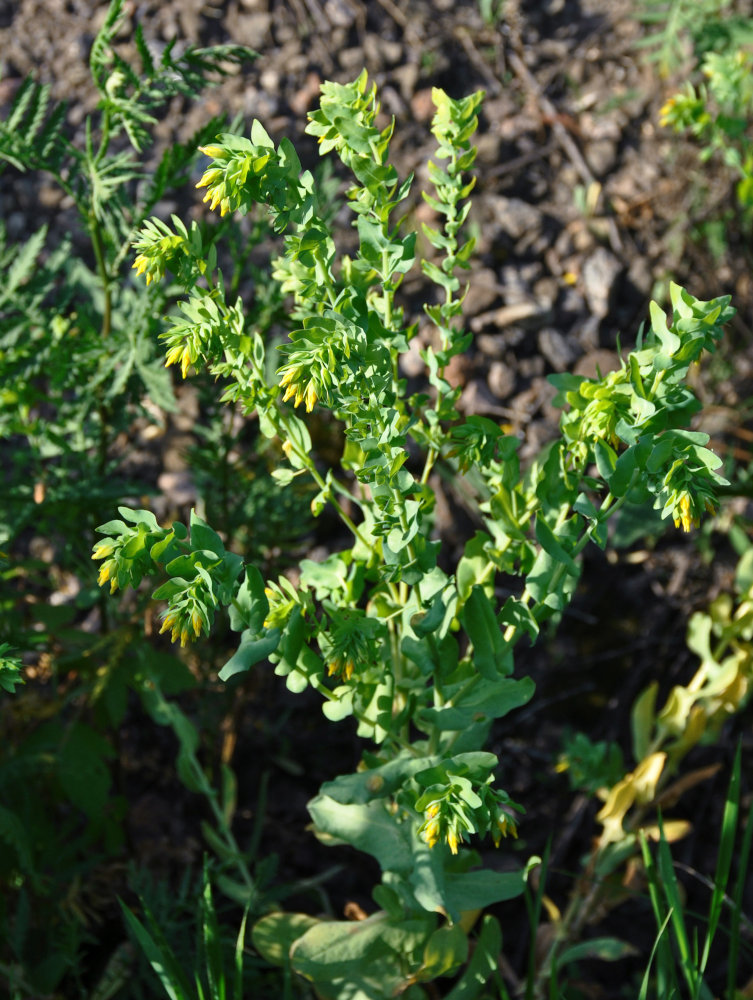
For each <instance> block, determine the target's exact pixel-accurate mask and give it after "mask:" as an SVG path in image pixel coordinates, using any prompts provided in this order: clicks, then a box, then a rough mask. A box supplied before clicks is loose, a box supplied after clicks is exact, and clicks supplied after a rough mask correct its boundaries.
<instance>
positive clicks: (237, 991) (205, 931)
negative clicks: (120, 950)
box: [120, 867, 246, 1000]
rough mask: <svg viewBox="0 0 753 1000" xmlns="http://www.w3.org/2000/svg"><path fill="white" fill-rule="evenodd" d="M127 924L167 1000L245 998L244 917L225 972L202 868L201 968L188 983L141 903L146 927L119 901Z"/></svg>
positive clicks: (169, 948) (218, 934)
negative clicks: (230, 963)
mask: <svg viewBox="0 0 753 1000" xmlns="http://www.w3.org/2000/svg"><path fill="white" fill-rule="evenodd" d="M120 905H121V909H122V911H123V916H124V918H125V921H126V925H127V927H128V929H129V931H130V933H131V935H132V936H133V937H134V938H135V940H136V942H137V943H138V945H139V947H140V948H141V949H142V950H143V952H144V954H145V955H146V957H147V959H148V960H149V963H150V965H151V966H152V968H153V969H154V972H155V973H156V975H157V977H158V979H159V981H160V983H161V984H162V987H163V989H164V990H165V992H166V993H167V995H168V997H170V1000H194V998H195V1000H227V998H231V1000H242V998H243V997H244V995H246V994H245V991H244V981H243V956H244V942H245V937H246V915H245V914H244V916H243V919H242V920H241V925H240V930H239V932H238V937H237V939H236V942H235V946H234V948H233V955H232V965H231V968H230V970H228V969H227V959H226V956H225V948H224V942H223V940H222V934H221V929H220V925H219V923H218V920H217V914H216V911H215V908H214V902H213V900H212V887H211V883H210V880H209V874H208V871H207V869H206V867H205V870H204V885H203V890H202V893H201V900H200V909H199V927H200V931H201V934H200V952H199V956H200V963H201V964H200V967H199V968H197V969H196V970H195V973H194V982H193V984H192V983H191V981H190V979H189V976H188V975H187V973H186V971H185V970H184V969H183V968H182V966H181V963H180V962H179V961H178V960H177V959H176V957H175V954H174V952H173V950H172V949H171V947H170V945H169V944H168V942H167V941H166V940H165V936H164V934H163V932H162V929H161V928H160V926H159V925H158V924H157V922H156V920H155V919H154V917H153V916H152V914H151V912H150V910H149V909H148V908H147V907H146V906H145V904H144V903H143V902H142V907H143V909H144V914H145V916H146V919H147V926H144V924H143V923H142V921H141V920H139V918H138V917H137V916H136V915H135V914H134V913H133V912H132V911H131V910H130V909H129V908H128V907H127V906H125V905H124V904H123V903H122V901H121V904H120Z"/></svg>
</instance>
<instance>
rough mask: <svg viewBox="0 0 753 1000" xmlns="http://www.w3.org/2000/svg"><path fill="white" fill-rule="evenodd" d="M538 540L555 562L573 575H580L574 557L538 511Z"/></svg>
mask: <svg viewBox="0 0 753 1000" xmlns="http://www.w3.org/2000/svg"><path fill="white" fill-rule="evenodd" d="M536 540H537V541H538V543H539V545H541V547H542V549H543V550H544V551H545V552H546V553H548V554H549V555H550V556H551V557H552V559H554V560H555V562H558V563H561V564H562V565H563V566H564V567H565V568H566V569H567V571H568V573H569V574H570V575H571V576H578V574H579V570H578V567H577V565H576V564H575V561H574V560H573V557H572V556H571V555H570V553H569V552H566V551H565V549H564V548H563V546H562V545H561V544H560V542H559V540H558V539H557V536H556V535H555V534H554V532H553V531H552V529H551V528H550V527H549V525H548V524H547V523H546V521H545V520H544V518H543V517H542V516H541V514H540V513H539V512H537V513H536Z"/></svg>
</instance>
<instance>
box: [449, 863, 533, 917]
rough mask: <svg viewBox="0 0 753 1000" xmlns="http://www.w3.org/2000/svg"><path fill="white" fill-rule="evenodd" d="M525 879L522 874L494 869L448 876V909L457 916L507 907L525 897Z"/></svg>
mask: <svg viewBox="0 0 753 1000" xmlns="http://www.w3.org/2000/svg"><path fill="white" fill-rule="evenodd" d="M524 888H525V877H524V873H523V872H522V871H519V872H495V871H491V870H490V869H488V868H487V869H485V870H478V871H472V872H463V873H460V874H458V873H454V872H447V874H446V875H445V892H446V899H447V903H448V906H449V907H451V908H452V910H454V911H456V912H460V913H463V912H465V911H466V910H482V909H484V907H486V906H491V905H492V904H493V903H503V902H505V901H506V900H508V899H516V898H517V897H518V896H521V895H522V894H523V890H524Z"/></svg>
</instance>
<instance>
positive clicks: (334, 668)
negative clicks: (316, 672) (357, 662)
mask: <svg viewBox="0 0 753 1000" xmlns="http://www.w3.org/2000/svg"><path fill="white" fill-rule="evenodd" d="M333 674H341V675H342V676H343V678H344V679H345V680H346V681H349V680H350V678H351V677H352V676H353V661H352V660H351V659H345V658H344V657H343V656H336V657H335V659H334V660H333V661H332V662H331V663H330V664H329V666H328V667H327V676H328V677H331V676H332V675H333Z"/></svg>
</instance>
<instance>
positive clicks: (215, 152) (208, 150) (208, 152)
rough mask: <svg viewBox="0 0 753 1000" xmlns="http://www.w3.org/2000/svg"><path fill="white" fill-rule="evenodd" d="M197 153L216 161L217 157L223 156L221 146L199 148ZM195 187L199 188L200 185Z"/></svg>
mask: <svg viewBox="0 0 753 1000" xmlns="http://www.w3.org/2000/svg"><path fill="white" fill-rule="evenodd" d="M199 152H200V153H203V154H204V155H205V156H211V157H212V159H214V160H216V159H217V158H218V157H219V156H222V155H223V153H224V152H225V150H224V148H223V147H222V146H215V145H209V146H199ZM196 186H197V187H199V186H200V185H199V184H197V185H196Z"/></svg>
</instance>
